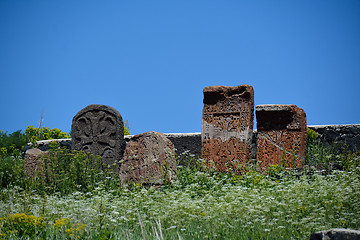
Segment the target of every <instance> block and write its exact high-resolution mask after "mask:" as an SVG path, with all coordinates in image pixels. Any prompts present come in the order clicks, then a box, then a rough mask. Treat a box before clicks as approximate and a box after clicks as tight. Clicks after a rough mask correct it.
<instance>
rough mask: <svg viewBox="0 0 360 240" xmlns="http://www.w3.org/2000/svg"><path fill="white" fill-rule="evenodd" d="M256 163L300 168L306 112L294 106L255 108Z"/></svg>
mask: <svg viewBox="0 0 360 240" xmlns="http://www.w3.org/2000/svg"><path fill="white" fill-rule="evenodd" d="M256 120H257V156H256V159H257V163H258V165H259V167H260V171H263V170H266V169H268V167H269V166H270V165H275V164H278V165H281V166H284V167H291V168H295V167H301V166H303V164H304V160H305V157H306V138H307V131H306V113H305V111H304V110H303V109H301V108H299V107H297V106H296V105H281V104H279V105H270V104H269V105H259V106H256Z"/></svg>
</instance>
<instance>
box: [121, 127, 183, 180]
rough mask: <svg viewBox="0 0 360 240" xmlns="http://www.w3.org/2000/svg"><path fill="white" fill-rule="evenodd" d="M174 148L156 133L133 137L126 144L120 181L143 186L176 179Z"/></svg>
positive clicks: (160, 134)
mask: <svg viewBox="0 0 360 240" xmlns="http://www.w3.org/2000/svg"><path fill="white" fill-rule="evenodd" d="M175 169H176V160H175V148H174V145H173V143H172V142H171V141H170V140H169V139H168V138H166V137H165V135H164V134H162V133H158V132H146V133H142V134H139V135H135V136H133V137H132V138H131V140H130V141H129V142H128V143H127V144H126V149H125V153H124V159H123V162H122V164H121V168H120V172H119V174H120V180H121V182H122V183H125V182H136V183H144V184H163V183H164V182H171V181H172V180H174V179H175V178H176V175H175Z"/></svg>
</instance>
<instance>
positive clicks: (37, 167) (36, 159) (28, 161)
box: [24, 148, 49, 177]
mask: <svg viewBox="0 0 360 240" xmlns="http://www.w3.org/2000/svg"><path fill="white" fill-rule="evenodd" d="M48 153H49V152H47V151H41V150H40V149H37V148H31V149H28V150H26V152H25V163H24V167H25V173H26V175H27V176H29V177H35V176H37V175H38V174H41V175H43V173H42V170H43V159H42V157H43V156H44V155H47V154H48Z"/></svg>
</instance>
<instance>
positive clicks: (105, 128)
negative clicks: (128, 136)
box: [71, 104, 126, 169]
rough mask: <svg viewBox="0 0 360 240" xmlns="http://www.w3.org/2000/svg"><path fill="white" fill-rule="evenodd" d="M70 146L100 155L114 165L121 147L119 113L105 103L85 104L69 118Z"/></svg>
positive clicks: (123, 147) (122, 140)
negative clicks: (85, 105)
mask: <svg viewBox="0 0 360 240" xmlns="http://www.w3.org/2000/svg"><path fill="white" fill-rule="evenodd" d="M71 134H72V149H73V150H78V151H85V152H91V153H92V154H94V155H95V156H98V155H99V156H101V157H102V161H103V163H104V164H106V165H108V166H112V167H114V165H115V169H117V168H118V165H117V164H118V161H120V160H121V159H122V157H123V153H124V149H125V145H126V143H125V140H124V124H123V120H122V117H121V115H120V113H119V112H118V111H117V110H115V109H114V108H112V107H109V106H106V105H96V104H93V105H89V106H87V107H85V108H84V109H82V110H80V111H79V112H78V113H77V114H76V115H75V116H74V118H73V121H72V126H71Z"/></svg>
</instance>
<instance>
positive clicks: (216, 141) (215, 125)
mask: <svg viewBox="0 0 360 240" xmlns="http://www.w3.org/2000/svg"><path fill="white" fill-rule="evenodd" d="M253 119H254V90H253V88H252V86H250V85H240V86H237V87H225V86H212V87H206V88H205V89H204V109H203V116H202V129H201V139H202V151H201V152H202V158H203V159H205V160H207V161H208V163H209V164H210V163H211V162H213V163H214V164H215V167H216V168H217V169H218V171H220V172H227V171H228V170H229V169H231V171H235V173H240V172H241V171H242V170H243V168H244V166H245V165H246V164H247V163H248V162H249V161H250V160H251V140H252V130H253Z"/></svg>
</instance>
